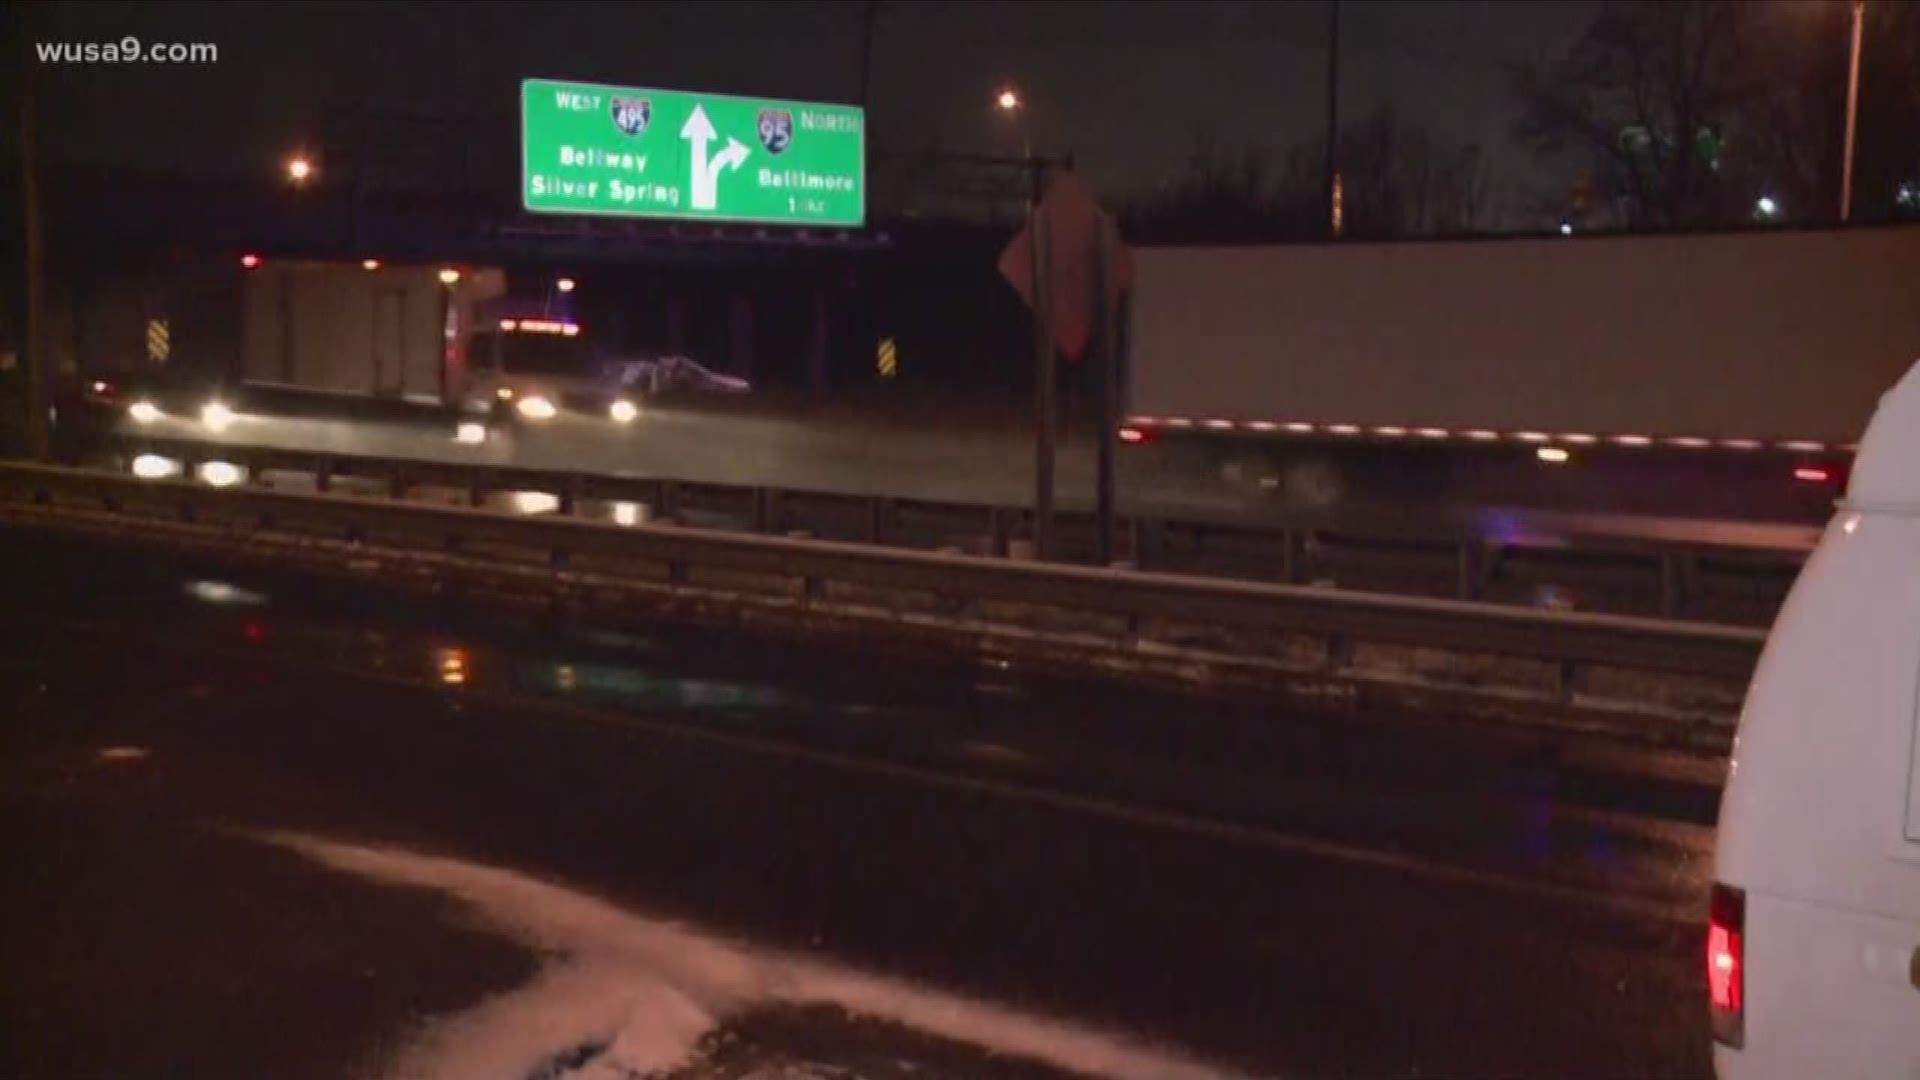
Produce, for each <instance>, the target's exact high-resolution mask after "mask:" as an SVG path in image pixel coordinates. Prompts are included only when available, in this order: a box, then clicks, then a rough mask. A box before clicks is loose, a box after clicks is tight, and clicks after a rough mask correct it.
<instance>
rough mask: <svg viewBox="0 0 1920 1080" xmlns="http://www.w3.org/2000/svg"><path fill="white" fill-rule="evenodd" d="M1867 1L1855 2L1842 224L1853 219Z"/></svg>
mask: <svg viewBox="0 0 1920 1080" xmlns="http://www.w3.org/2000/svg"><path fill="white" fill-rule="evenodd" d="M1866 6H1867V0H1853V44H1852V48H1851V49H1850V50H1849V51H1848V56H1847V134H1846V139H1845V144H1846V145H1845V148H1844V149H1843V150H1842V151H1841V153H1842V157H1841V159H1840V224H1842V225H1845V224H1846V223H1847V222H1848V221H1849V220H1851V219H1852V217H1853V129H1854V118H1855V116H1856V114H1857V113H1858V111H1859V108H1860V24H1861V22H1862V18H1863V16H1864V15H1865V14H1866Z"/></svg>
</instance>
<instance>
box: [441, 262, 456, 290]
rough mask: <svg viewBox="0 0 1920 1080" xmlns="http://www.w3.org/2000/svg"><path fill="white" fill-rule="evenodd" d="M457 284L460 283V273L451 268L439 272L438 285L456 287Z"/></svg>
mask: <svg viewBox="0 0 1920 1080" xmlns="http://www.w3.org/2000/svg"><path fill="white" fill-rule="evenodd" d="M459 283H460V271H458V270H455V269H454V268H453V267H451V266H449V267H447V268H445V269H443V270H441V271H440V284H442V285H458V284H459Z"/></svg>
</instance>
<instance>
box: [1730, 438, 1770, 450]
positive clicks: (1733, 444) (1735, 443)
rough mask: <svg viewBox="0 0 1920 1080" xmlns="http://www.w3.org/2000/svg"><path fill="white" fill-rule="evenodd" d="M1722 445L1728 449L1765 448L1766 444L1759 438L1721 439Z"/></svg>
mask: <svg viewBox="0 0 1920 1080" xmlns="http://www.w3.org/2000/svg"><path fill="white" fill-rule="evenodd" d="M1720 445H1721V446H1723V447H1725V448H1727V449H1728V450H1764V449H1766V444H1765V443H1763V442H1761V441H1760V440H1759V439H1721V440H1720Z"/></svg>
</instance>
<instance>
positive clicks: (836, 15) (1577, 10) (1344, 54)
mask: <svg viewBox="0 0 1920 1080" xmlns="http://www.w3.org/2000/svg"><path fill="white" fill-rule="evenodd" d="M864 9H865V4H863V3H859V2H843V3H793V4H747V3H700V4H673V3H618V4H615V3H607V4H591V3H545V4H537V5H531V4H530V5H526V6H519V5H511V4H450V3H449V4H434V3H422V4H408V5H401V4H377V5H376V4H299V3H295V4H273V5H267V4H201V3H167V4H111V3H85V4H82V3H62V4H52V5H49V7H48V9H47V10H46V11H45V13H44V15H43V25H42V27H41V28H40V31H39V33H38V35H37V36H38V37H40V38H42V39H56V40H78V41H103V42H104V41H113V40H118V39H119V38H121V37H123V36H125V35H128V34H132V35H137V36H138V37H140V38H141V39H143V40H145V41H161V40H166V41H208V42H213V43H215V44H216V45H217V46H218V47H219V50H220V56H219V61H218V63H216V64H213V65H206V66H165V67H163V66H149V65H118V66H106V65H99V66H87V67H81V66H66V67H60V68H43V69H42V70H41V73H40V74H41V77H42V80H43V81H42V87H43V90H42V95H43V101H44V103H45V104H44V108H45V113H44V116H45V121H44V122H45V124H46V126H47V128H48V141H49V144H50V148H51V149H53V150H55V151H56V152H57V153H59V154H60V155H61V156H62V157H66V158H69V159H82V160H84V159H95V160H98V159H105V160H108V161H113V162H144V163H147V164H149V165H152V166H155V167H157V168H161V169H166V170H170V171H171V170H185V171H189V172H194V173H210V174H211V173H241V172H244V171H247V170H252V169H259V170H268V171H270V170H272V169H274V168H275V167H276V163H277V161H278V160H279V159H280V157H281V156H282V155H283V154H284V152H285V150H286V148H287V147H289V146H291V145H295V144H298V143H300V142H301V141H303V140H304V139H306V138H307V137H308V133H309V132H311V131H312V130H313V129H314V128H315V126H316V125H317V123H318V120H319V117H320V116H321V115H322V114H323V112H325V111H326V109H327V108H329V107H330V106H338V105H342V104H346V103H350V102H356V101H358V102H363V103H365V104H369V105H373V106H375V107H384V106H392V107H394V108H397V109H400V110H404V111H408V112H429V113H435V114H447V115H450V116H458V117H471V118H475V119H484V120H486V121H488V122H495V123H500V124H502V125H506V126H510V125H511V123H512V116H513V109H514V107H515V101H516V97H515V93H516V89H515V88H516V85H517V81H518V80H519V79H520V78H522V77H525V76H533V75H545V76H556V77H563V78H579V79H590V80H597V81H604V82H610V83H615V84H624V85H641V86H657V87H669V88H689V89H704V90H716V91H724V92H732V93H743V94H765V95H770V96H781V97H793V98H803V99H814V100H840V101H851V100H855V99H857V97H858V95H859V91H860V63H859V57H860V38H861V25H862V15H863V11H864ZM1592 10H1593V7H1592V4H1590V3H1540V4H1520V3H1502V2H1496V0H1465V2H1456V3H1400V2H1379V3H1368V2H1358V0H1344V2H1343V3H1342V6H1341V67H1342V103H1341V107H1342V113H1343V115H1344V116H1346V117H1348V118H1358V117H1360V116H1362V115H1364V114H1365V113H1367V112H1369V111H1371V110H1372V109H1373V108H1375V107H1376V106H1378V105H1380V104H1382V103H1391V104H1393V105H1394V106H1395V107H1397V108H1398V109H1399V111H1400V112H1401V113H1402V115H1403V116H1404V117H1406V118H1409V119H1412V120H1415V121H1418V122H1420V123H1423V124H1425V125H1427V126H1429V127H1431V128H1432V129H1433V130H1434V131H1435V132H1436V133H1437V134H1439V135H1441V136H1442V137H1444V138H1446V139H1449V140H1451V141H1454V142H1457V143H1461V144H1472V145H1478V146H1480V147H1481V148H1482V150H1483V152H1484V154H1485V155H1486V157H1487V160H1488V164H1489V171H1490V173H1491V174H1492V186H1493V191H1494V194H1495V197H1496V199H1497V200H1498V201H1499V202H1501V203H1510V202H1513V201H1515V200H1516V199H1517V197H1518V196H1519V195H1521V194H1523V193H1524V192H1525V191H1527V190H1531V189H1533V188H1537V187H1538V186H1539V185H1540V183H1541V177H1540V175H1539V170H1538V169H1537V168H1536V167H1535V163H1534V162H1533V161H1532V160H1531V159H1530V158H1528V157H1527V156H1526V152H1525V151H1523V150H1521V149H1519V148H1518V147H1516V146H1515V145H1514V144H1513V143H1512V141H1511V140H1510V138H1509V128H1510V126H1511V122H1512V111H1511V107H1510V103H1509V102H1508V100H1507V98H1506V95H1505V92H1504V88H1503V82H1502V66H1503V64H1505V63H1506V62H1509V61H1514V60H1522V59H1528V58H1533V57H1536V56H1540V55H1550V54H1552V53H1555V52H1557V51H1558V50H1560V49H1562V48H1564V47H1565V46H1566V45H1567V44H1568V43H1570V42H1571V41H1572V40H1573V38H1575V37H1576V36H1577V35H1578V34H1579V32H1580V31H1581V30H1582V29H1583V28H1584V27H1585V25H1586V23H1587V21H1588V19H1589V17H1590V16H1591V14H1592ZM880 11H881V15H880V22H879V29H878V31H877V34H876V38H875V61H874V76H873V100H872V115H871V118H870V127H871V130H872V132H873V138H874V139H875V140H876V141H877V143H879V144H880V145H882V146H887V145H895V146H898V145H907V144H913V145H936V146H941V147H945V148H950V149H965V150H988V151H1012V150H1016V149H1017V148H1018V145H1019V138H1018V135H1017V133H1016V131H1015V130H1014V129H1013V128H1012V126H1011V125H1010V124H1009V123H1008V120H1007V118H1006V117H1004V116H1000V115H997V114H995V113H994V111H993V110H992V109H991V107H990V103H991V96H992V93H993V91H994V90H995V89H996V88H997V87H999V86H1000V85H1002V84H1003V83H1008V82H1011V83H1013V84H1016V85H1018V86H1019V87H1020V88H1021V89H1022V91H1023V93H1024V94H1025V95H1026V97H1027V99H1028V100H1029V101H1030V102H1031V103H1032V112H1031V122H1032V123H1033V125H1034V138H1035V143H1036V147H1037V148H1039V149H1043V150H1046V151H1049V152H1059V151H1065V150H1072V151H1073V152H1074V153H1075V154H1076V156H1077V158H1078V160H1079V162H1080V167H1081V168H1082V169H1083V170H1084V171H1085V172H1087V173H1088V174H1089V175H1090V176H1091V177H1092V179H1093V181H1094V182H1095V184H1096V185H1097V186H1098V187H1099V188H1100V189H1101V190H1102V191H1103V192H1104V193H1106V194H1107V195H1109V196H1116V197H1119V196H1125V195H1128V194H1131V193H1134V192H1137V191H1139V190H1141V189H1142V188H1145V187H1148V186H1151V185H1152V184H1154V183H1156V182H1159V181H1162V180H1166V179H1170V178H1172V177H1173V176H1174V175H1175V174H1177V173H1178V172H1179V171H1180V169H1181V168H1182V167H1183V166H1184V164H1185V162H1186V160H1187V159H1188V157H1189V155H1190V154H1191V153H1192V151H1193V149H1194V147H1195V145H1196V142H1197V141H1199V140H1204V139H1211V140H1212V141H1213V142H1214V143H1215V144H1216V145H1218V146H1220V147H1222V148H1225V149H1231V150H1236V151H1237V150H1239V149H1242V148H1258V149H1263V150H1266V151H1269V152H1271V153H1272V154H1273V155H1274V156H1275V157H1276V159H1277V158H1278V157H1279V155H1280V154H1282V153H1283V152H1284V151H1285V150H1286V148H1287V147H1288V146H1290V145H1292V144H1294V143H1298V142H1302V141H1306V140H1311V139H1315V138H1317V137H1319V135H1320V133H1321V131H1322V129H1323V125H1324V119H1325V109H1326V104H1325V96H1324V93H1325V64H1326V28H1327V6H1326V5H1325V4H1324V3H1320V2H1317V0H1312V2H1302V3H1214V4H1206V3H1179V4H1160V3H1137V4H1126V3H1107V4H1051V3H908V2H901V0H891V2H887V3H884V4H882V5H881V8H880ZM507 134H508V137H511V132H508V133H507Z"/></svg>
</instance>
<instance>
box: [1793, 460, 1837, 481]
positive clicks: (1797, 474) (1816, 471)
mask: <svg viewBox="0 0 1920 1080" xmlns="http://www.w3.org/2000/svg"><path fill="white" fill-rule="evenodd" d="M1793 478H1794V479H1795V480H1798V481H1800V482H1801V483H1803V484H1824V483H1826V482H1827V481H1829V480H1831V479H1833V474H1832V473H1830V472H1828V471H1827V470H1825V469H1822V468H1820V467H1819V466H1817V465H1802V466H1800V467H1799V468H1797V469H1795V470H1793Z"/></svg>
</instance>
